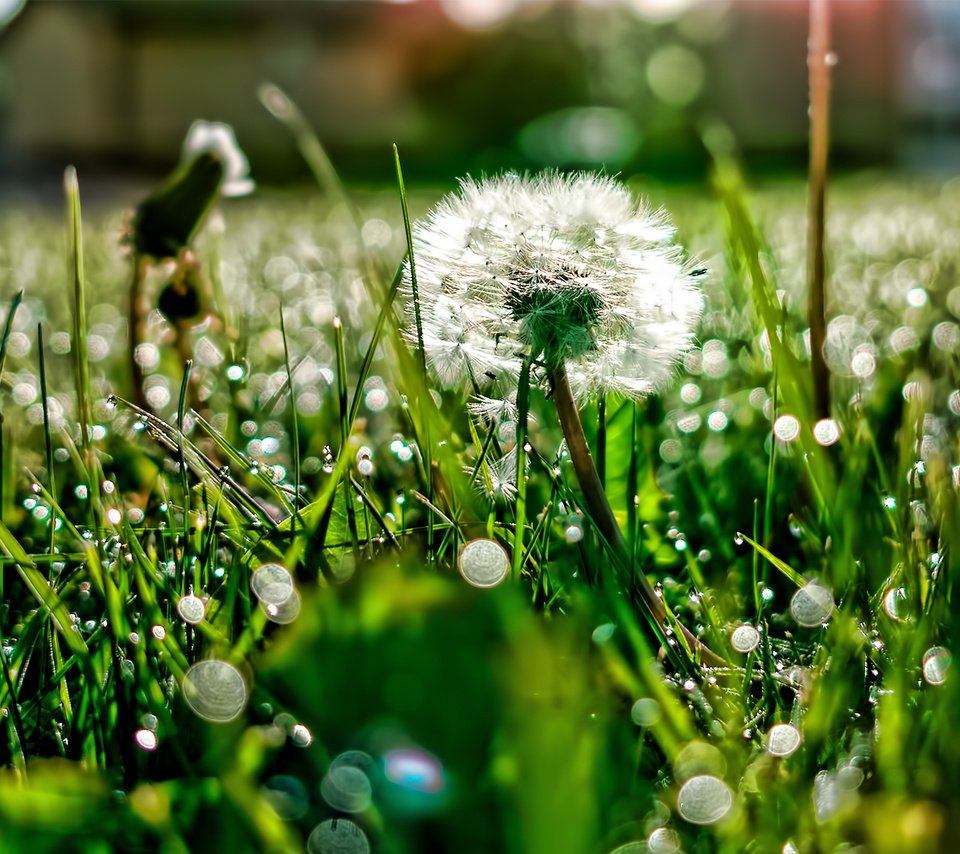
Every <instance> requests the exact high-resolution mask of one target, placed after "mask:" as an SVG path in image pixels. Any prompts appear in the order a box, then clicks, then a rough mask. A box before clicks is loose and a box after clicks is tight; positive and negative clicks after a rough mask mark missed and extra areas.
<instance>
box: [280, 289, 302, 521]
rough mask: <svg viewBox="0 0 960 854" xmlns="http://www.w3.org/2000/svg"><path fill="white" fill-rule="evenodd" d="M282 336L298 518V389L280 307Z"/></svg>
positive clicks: (294, 507) (294, 512) (295, 508)
mask: <svg viewBox="0 0 960 854" xmlns="http://www.w3.org/2000/svg"><path fill="white" fill-rule="evenodd" d="M280 336H281V337H282V338H283V364H284V367H285V368H286V371H287V384H288V385H289V386H290V456H291V458H292V460H293V477H294V479H293V483H294V498H293V515H294V517H295V518H296V515H297V513H298V512H299V509H300V426H299V420H300V418H299V414H298V413H297V389H296V386H295V385H294V384H293V373H292V371H291V370H290V348H289V346H288V343H287V328H286V326H285V325H284V322H283V306H282V305H281V306H280Z"/></svg>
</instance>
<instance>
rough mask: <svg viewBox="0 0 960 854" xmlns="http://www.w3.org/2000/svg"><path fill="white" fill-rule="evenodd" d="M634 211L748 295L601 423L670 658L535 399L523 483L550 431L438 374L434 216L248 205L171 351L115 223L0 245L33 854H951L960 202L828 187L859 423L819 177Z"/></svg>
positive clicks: (26, 792)
mask: <svg viewBox="0 0 960 854" xmlns="http://www.w3.org/2000/svg"><path fill="white" fill-rule="evenodd" d="M322 165H323V164H322V163H321V164H320V165H319V167H318V168H320V167H322ZM81 178H82V176H81ZM328 189H329V188H328ZM634 189H636V190H637V191H639V192H647V193H648V194H649V195H650V196H651V197H652V200H653V201H654V203H656V204H662V205H664V206H665V207H666V208H667V209H668V210H669V211H670V213H671V215H672V219H673V221H674V222H675V224H676V225H677V227H678V230H679V238H680V241H681V242H682V243H683V244H684V245H685V246H686V247H688V249H689V251H690V252H691V253H692V254H693V255H694V256H695V257H696V258H697V259H698V261H699V262H700V263H701V265H702V266H703V267H704V268H706V269H707V270H708V271H709V273H708V275H706V276H704V277H703V288H704V291H705V293H706V297H707V299H706V312H705V315H704V318H703V320H702V323H701V326H700V328H699V331H698V345H697V346H696V347H695V348H694V349H693V350H691V351H690V352H689V353H688V354H687V355H686V356H685V358H684V360H683V364H682V367H681V369H680V370H679V372H678V375H677V377H676V381H675V383H674V384H673V385H672V387H670V388H669V389H667V390H666V391H664V392H663V393H662V394H661V395H659V396H653V397H650V398H648V399H647V400H645V401H643V402H641V403H635V402H632V401H627V400H623V399H620V398H618V397H616V396H613V395H610V396H607V397H606V398H605V399H603V400H601V401H595V402H593V403H590V404H587V405H585V406H584V408H583V411H582V418H583V422H584V425H585V429H586V433H587V438H588V440H589V442H590V444H591V446H592V449H593V452H594V456H595V459H596V460H597V463H598V467H599V470H600V476H601V478H602V481H603V485H604V490H605V492H606V495H607V497H608V499H609V502H610V504H611V506H612V508H613V511H614V515H615V517H616V521H617V523H618V524H619V526H620V528H621V529H622V530H623V532H624V535H625V539H626V542H627V544H628V547H629V550H630V554H631V555H632V561H633V568H632V572H634V573H643V574H645V575H646V576H647V578H648V579H649V580H650V582H651V583H652V584H653V585H654V586H655V590H656V591H657V594H658V596H660V597H662V601H663V602H664V603H665V605H666V611H667V620H666V623H665V625H663V626H657V627H653V626H651V625H650V623H649V621H648V620H647V618H646V617H645V612H644V610H643V609H642V608H641V607H640V603H639V602H638V601H636V599H635V598H634V596H633V594H632V591H634V590H635V589H636V588H635V587H634V586H632V585H631V584H630V583H629V579H625V578H624V577H623V576H622V575H621V574H618V573H617V572H615V571H614V568H613V567H614V563H615V561H614V560H613V558H612V556H611V555H610V554H609V553H608V550H607V547H606V545H605V544H604V543H602V542H601V541H600V538H599V537H598V535H597V529H596V527H595V526H594V524H593V523H592V521H591V519H590V516H589V513H588V512H587V511H586V509H585V506H584V504H583V502H582V500H581V497H580V496H581V492H580V488H579V486H578V484H577V481H576V478H575V476H574V473H573V470H572V465H571V463H570V461H569V459H568V457H567V454H566V451H565V447H564V445H563V442H562V435H561V431H560V427H559V425H558V423H557V415H556V412H555V410H554V408H553V406H552V401H551V400H549V399H547V398H546V397H545V396H544V393H543V392H542V391H541V390H540V389H539V388H538V387H537V386H536V384H533V385H531V387H530V391H529V401H528V405H529V412H530V417H529V419H527V420H526V423H523V424H522V425H519V426H520V430H519V433H520V436H521V440H524V439H525V441H521V445H522V446H523V447H522V451H523V455H524V457H525V459H526V462H525V464H524V469H525V471H526V478H525V479H524V480H522V481H521V482H520V483H518V480H517V472H518V470H519V464H518V451H517V439H518V417H519V416H518V412H519V411H522V409H523V408H524V407H525V406H526V405H527V402H526V401H523V406H520V407H518V400H517V397H516V395H515V394H511V393H510V390H509V389H503V390H502V394H500V395H499V396H487V397H476V396H466V395H464V394H463V393H462V392H460V391H455V390H449V389H444V388H440V387H433V386H434V385H436V384H435V383H433V382H430V386H431V387H430V388H429V390H428V389H427V388H426V387H425V385H424V380H423V373H422V367H421V365H420V362H419V358H418V356H417V354H415V353H413V352H411V351H410V350H409V349H408V348H407V346H406V344H405V343H404V342H403V340H402V339H401V336H400V333H399V324H400V323H401V322H402V321H401V320H400V314H399V312H398V311H397V310H395V309H396V307H393V306H391V305H390V304H389V300H391V299H393V298H394V296H395V294H396V285H397V283H398V278H397V270H398V267H399V266H400V264H401V262H402V260H403V257H404V254H405V252H406V246H407V238H406V235H405V230H404V220H403V216H402V213H401V205H400V200H399V197H398V194H397V192H396V190H385V191H383V192H377V193H374V192H363V193H355V194H350V199H351V201H350V202H349V203H347V202H345V201H344V199H343V198H341V197H340V196H339V195H338V194H337V193H330V192H328V193H326V194H319V195H315V194H304V195H302V196H295V197H286V196H279V195H273V196H271V195H270V194H269V193H266V194H262V195H260V196H259V197H256V198H254V199H253V200H245V201H235V202H230V203H224V204H222V205H221V206H220V209H219V210H218V211H217V212H215V213H214V214H213V215H212V216H211V217H210V218H208V221H207V224H206V227H205V229H204V231H203V233H202V234H201V235H200V237H199V238H198V239H197V241H196V243H195V251H196V254H197V257H198V258H199V259H200V269H201V271H202V277H201V281H202V285H201V286H200V291H202V293H201V299H200V302H201V310H200V312H199V314H198V315H197V316H196V317H194V318H190V319H188V320H181V321H178V322H173V321H171V320H170V319H169V317H168V316H166V315H165V314H164V313H163V312H161V311H160V310H159V309H157V308H153V309H152V310H151V311H150V312H149V314H148V315H147V316H146V318H145V323H144V330H145V334H144V340H143V341H142V342H141V343H140V344H139V345H138V346H137V347H136V349H135V350H134V352H133V353H132V354H131V352H130V350H129V348H128V340H129V337H128V333H129V329H130V319H129V317H128V313H127V295H128V291H129V289H130V282H131V278H132V273H133V270H132V264H133V261H132V259H131V258H130V257H129V256H128V255H126V254H125V253H124V251H123V249H122V247H121V245H120V244H121V241H120V237H121V233H122V232H123V229H124V217H123V215H122V213H121V211H120V210H119V207H118V208H117V209H116V210H101V211H96V212H86V216H85V219H84V221H83V223H82V227H81V225H80V223H79V205H78V203H77V199H76V197H75V196H71V199H72V205H71V212H70V216H71V217H72V219H70V218H69V217H67V216H61V215H59V213H58V212H54V213H51V212H49V211H41V212H37V213H33V214H31V213H29V212H26V211H22V210H18V211H6V212H4V213H3V214H0V281H2V283H3V288H2V297H3V301H4V309H3V317H4V318H5V323H6V327H5V329H4V331H3V338H2V342H3V343H2V348H3V352H2V356H0V365H2V391H0V394H2V415H3V420H2V454H0V459H2V481H0V485H2V496H0V510H2V517H0V518H2V525H0V546H2V549H3V552H4V553H5V555H6V557H5V558H4V559H3V571H2V576H0V579H2V610H0V634H2V640H3V655H2V662H3V679H2V682H0V709H2V717H0V733H2V735H0V762H2V765H3V767H4V770H3V771H2V772H0V815H2V818H3V824H4V829H3V831H2V838H3V845H4V846H5V850H11V851H17V850H23V851H31V852H32V851H48V850H49V851H59V850H62V849H63V848H65V847H67V846H69V847H71V848H75V849H77V850H83V851H86V850H89V851H107V850H163V851H193V850H197V851H201V850H208V849H212V850H224V851H298V850H304V849H306V850H308V851H311V852H327V851H330V852H333V851H337V852H341V851H342V852H363V851H367V850H372V851H383V852H421V851H464V852H471V851H477V852H481V851H517V852H532V853H533V854H539V852H612V851H615V850H616V851H621V852H627V851H644V850H646V851H652V852H669V851H676V850H683V851H687V852H709V851H722V852H742V851H756V852H780V851H784V852H788V851H800V852H807V851H810V852H816V851H838V850H862V851H870V852H874V851H877V852H928V851H935V850H948V848H949V845H950V829H951V828H952V827H955V826H956V822H957V821H958V808H960V801H958V799H957V797H956V794H955V793H956V792H957V791H960V740H958V739H957V738H956V732H957V726H958V724H960V712H958V708H960V702H958V701H960V697H958V687H957V686H958V684H960V683H958V681H957V679H956V678H955V674H953V673H952V672H951V670H950V660H951V659H950V656H951V653H950V651H951V650H952V649H954V648H957V647H958V639H957V637H956V635H957V632H958V628H957V627H958V623H957V621H955V620H953V619H951V613H952V600H953V598H954V597H953V577H954V575H956V574H957V572H958V569H960V567H958V558H957V544H956V542H955V538H956V531H957V530H958V527H957V525H958V521H960V520H958V517H957V488H958V487H957V483H958V479H960V475H958V472H960V467H958V464H960V459H958V447H957V424H958V420H960V391H958V387H960V377H958V353H960V326H958V318H960V282H958V279H957V272H958V268H960V187H958V186H957V185H956V183H952V184H947V185H946V186H944V187H939V186H937V187H934V186H909V185H906V184H904V183H898V182H896V181H894V180H892V179H879V180H878V179H875V178H871V179H861V180H848V181H846V182H841V183H840V184H838V185H837V186H836V187H834V188H833V189H832V191H831V201H830V207H829V219H828V224H827V241H828V252H829V269H830V276H829V283H828V314H829V326H828V329H827V336H826V347H825V356H826V361H827V364H828V366H829V368H830V371H831V383H832V389H831V391H832V400H833V404H832V405H833V410H832V412H831V418H830V419H826V420H818V419H816V418H815V417H814V416H813V415H812V413H813V411H814V410H813V407H812V402H811V401H812V397H811V394H812V393H811V381H810V377H809V375H810V368H809V364H810V360H809V353H808V350H809V343H808V338H807V336H805V331H806V320H805V317H806V306H805V292H804V289H805V284H804V283H805V272H804V271H805V267H804V264H805V245H804V234H805V211H804V205H803V189H802V187H801V186H800V185H799V184H796V185H794V184H787V185H783V186H779V187H770V188H767V189H765V190H762V191H758V192H755V193H752V194H748V193H746V192H745V191H744V190H743V188H742V187H741V186H740V183H739V179H738V178H737V176H736V173H735V172H734V171H733V170H732V169H731V167H730V166H729V164H720V168H719V169H718V173H717V177H716V181H715V184H714V187H713V188H712V190H711V191H710V192H707V191H706V190H705V189H703V188H698V189H697V190H696V192H694V191H689V192H687V191H677V190H673V191H666V190H663V189H662V188H651V187H645V186H643V185H637V186H636V187H635V188H634ZM81 191H82V184H81ZM81 195H82V192H81ZM435 198H436V194H435V193H431V192H429V191H416V192H412V193H411V195H410V198H409V204H410V216H411V217H412V218H414V219H416V218H417V217H419V216H420V215H422V214H423V213H424V212H425V211H426V210H427V209H428V208H429V206H430V204H432V202H433V201H434V200H435ZM350 205H356V210H357V213H356V215H355V214H354V213H351V209H350V207H349V206H350ZM70 222H72V223H73V224H74V225H75V226H76V229H77V233H78V234H79V233H80V231H81V230H82V238H83V239H82V258H81V257H80V255H79V254H78V253H77V248H78V246H79V244H78V243H76V242H75V241H74V239H73V237H72V236H71V235H72V234H73V232H72V231H71V228H72V226H71V227H68V223H70ZM171 272H172V271H171V269H170V268H169V267H165V266H164V265H162V264H157V265H152V266H151V267H150V269H149V270H148V273H147V279H146V282H145V293H146V294H148V295H149V296H151V297H152V299H153V300H154V303H153V304H154V305H156V301H157V299H158V294H159V293H160V291H161V289H162V287H163V286H164V283H165V282H166V280H167V279H168V278H169V277H170V275H171ZM21 291H22V299H21V298H20V297H19V296H18V293H19V292H21ZM78 304H79V305H80V306H81V309H82V310H81V312H80V313H78V312H77V305H78ZM81 341H82V342H84V346H78V343H79V342H81ZM41 343H42V346H41ZM185 356H186V357H189V359H190V362H189V364H187V363H185V361H184V357H185ZM131 358H132V359H133V360H135V362H136V365H137V367H138V370H139V371H140V372H141V373H142V375H143V390H142V400H140V401H139V403H138V396H137V394H136V393H135V390H134V388H133V376H134V375H135V372H134V370H133V365H132V363H131ZM144 403H145V404H146V408H144V407H143V405H142V404H144ZM84 421H86V422H87V429H86V431H85V432H84V431H83V430H81V428H80V424H81V423H83V422H84ZM431 472H432V476H430V473H431ZM518 519H520V520H521V523H520V524H519V525H518V521H517V520H518ZM518 529H519V530H518ZM681 624H682V625H684V626H686V627H688V628H690V629H691V630H692V631H693V632H694V634H695V635H696V636H697V637H699V638H700V640H701V641H702V642H703V643H704V644H705V645H706V646H707V647H708V648H709V649H710V650H712V651H713V652H714V653H716V654H717V655H719V656H720V658H721V659H722V660H723V662H722V664H720V665H710V666H705V665H704V664H702V663H701V661H700V656H699V655H698V653H697V650H696V649H693V648H691V647H690V645H689V644H688V643H687V642H686V640H685V639H684V638H683V636H682V634H681V633H680V631H679V626H680V625H681ZM842 846H847V847H846V848H844V847H842ZM857 846H859V849H858V848H857Z"/></svg>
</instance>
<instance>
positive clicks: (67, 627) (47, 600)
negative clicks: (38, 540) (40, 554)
mask: <svg viewBox="0 0 960 854" xmlns="http://www.w3.org/2000/svg"><path fill="white" fill-rule="evenodd" d="M0 549H3V551H4V552H5V553H6V555H7V556H8V557H10V558H12V559H13V562H14V565H15V566H16V568H17V572H18V573H20V577H21V578H22V579H23V582H24V584H26V585H27V589H29V591H30V593H31V594H32V595H33V597H34V599H36V600H37V602H39V603H40V604H41V605H42V606H43V607H44V608H45V609H46V610H47V613H48V614H49V615H50V618H51V619H52V620H53V623H54V625H55V626H56V627H57V629H58V631H59V632H60V633H61V634H62V635H63V637H64V639H65V640H66V642H67V646H69V647H70V651H71V652H73V653H74V654H75V655H86V654H87V652H88V650H87V645H86V644H85V643H84V641H83V638H82V637H80V635H79V634H78V633H77V632H76V631H74V628H73V623H72V622H71V621H70V614H69V612H68V611H67V608H66V606H65V605H64V604H63V602H61V601H60V597H59V596H58V595H57V593H56V591H55V590H54V589H53V588H52V587H51V586H50V585H49V584H47V580H46V579H45V578H44V577H43V575H41V573H40V571H39V570H38V569H37V567H36V564H35V563H34V562H33V560H32V559H31V557H30V555H28V554H27V552H26V550H25V549H24V548H23V546H21V545H20V542H19V541H18V540H17V538H16V537H14V536H13V534H12V533H11V532H10V529H9V528H8V527H7V526H6V525H5V524H3V522H0Z"/></svg>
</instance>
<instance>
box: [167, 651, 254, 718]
mask: <svg viewBox="0 0 960 854" xmlns="http://www.w3.org/2000/svg"><path fill="white" fill-rule="evenodd" d="M180 688H181V691H182V692H183V699H184V700H185V701H186V703H187V705H188V706H189V707H190V709H191V710H192V711H193V712H194V713H195V714H196V715H197V716H198V717H201V718H203V719H204V720H207V721H210V722H212V723H227V722H229V721H232V720H234V718H236V717H237V716H238V715H239V714H240V713H241V712H242V711H243V708H244V706H246V704H247V686H246V683H245V682H244V681H243V677H242V676H241V675H240V671H238V670H237V668H235V667H234V666H233V665H231V664H227V662H225V661H220V660H218V659H213V658H211V659H207V660H206V661H198V662H197V663H196V664H194V665H193V666H192V667H191V668H190V669H189V670H188V671H187V672H186V674H185V675H184V677H183V683H182V684H181V686H180Z"/></svg>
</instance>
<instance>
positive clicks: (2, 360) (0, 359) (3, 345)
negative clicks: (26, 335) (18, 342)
mask: <svg viewBox="0 0 960 854" xmlns="http://www.w3.org/2000/svg"><path fill="white" fill-rule="evenodd" d="M22 302H23V291H22V290H21V291H17V292H16V293H15V294H14V295H13V299H12V300H10V307H9V308H8V309H7V318H6V320H5V321H4V324H3V335H2V336H0V378H2V377H3V369H4V366H5V365H6V363H7V342H8V341H9V340H10V333H11V332H13V319H14V317H15V316H16V314H17V309H18V308H20V304H21V303H22Z"/></svg>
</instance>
